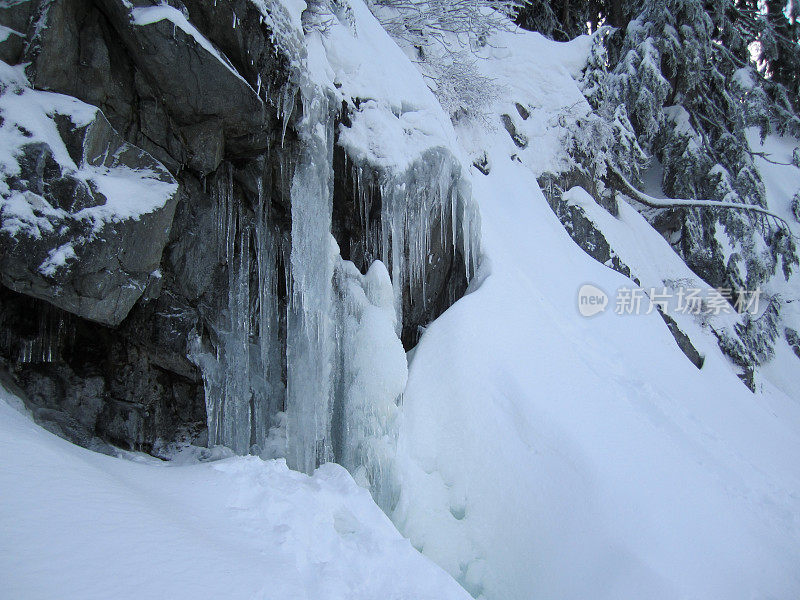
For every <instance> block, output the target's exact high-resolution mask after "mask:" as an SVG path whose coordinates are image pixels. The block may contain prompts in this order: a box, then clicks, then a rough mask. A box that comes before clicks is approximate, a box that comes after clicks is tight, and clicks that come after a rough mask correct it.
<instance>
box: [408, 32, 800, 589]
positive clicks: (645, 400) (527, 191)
mask: <svg viewBox="0 0 800 600" xmlns="http://www.w3.org/2000/svg"><path fill="white" fill-rule="evenodd" d="M495 46H496V48H495ZM586 48H587V46H586V41H585V40H581V39H579V40H577V41H575V42H573V43H572V44H571V45H562V44H557V43H553V42H548V41H546V40H544V39H542V38H541V37H540V36H537V35H535V34H525V33H519V34H511V33H509V34H503V43H495V44H491V48H490V49H488V50H487V53H488V55H489V57H488V59H487V61H486V62H483V63H479V64H480V65H481V69H482V70H483V71H484V73H485V74H486V75H487V76H493V77H494V78H495V79H496V80H497V81H498V83H499V84H501V85H504V86H505V87H506V89H507V90H508V93H507V94H506V97H505V98H503V99H501V100H500V101H498V103H497V105H496V106H495V107H494V109H493V114H492V115H491V119H492V120H493V122H494V124H495V127H494V129H493V130H492V129H486V128H478V127H477V126H475V125H471V126H469V127H463V128H458V129H457V131H458V134H459V136H460V141H461V143H462V144H463V145H464V146H465V147H466V148H467V149H468V150H470V151H471V152H472V151H473V148H474V147H475V145H476V144H479V148H480V149H481V150H483V151H485V152H486V154H487V158H488V160H489V163H490V165H491V170H490V172H489V174H488V175H483V174H482V173H479V172H478V170H477V169H474V170H473V171H472V175H473V177H472V178H473V193H474V197H475V198H476V199H477V200H478V203H479V206H480V210H481V220H482V233H483V235H482V244H483V246H482V247H483V250H484V253H485V261H484V263H483V264H484V272H483V274H482V277H481V280H482V283H481V285H480V287H479V288H477V289H476V290H475V291H473V293H471V294H470V295H468V296H466V297H465V298H463V299H461V300H460V301H459V302H457V303H456V304H455V305H454V306H453V307H452V308H451V309H450V310H448V311H447V312H446V313H445V314H444V315H443V316H442V317H440V318H439V319H438V320H437V321H436V322H434V323H433V324H432V325H431V326H430V327H429V328H428V329H427V331H426V333H425V335H424V336H423V338H422V340H421V342H420V344H419V346H418V347H417V348H416V350H415V352H414V357H413V360H412V362H411V365H410V371H409V383H408V386H407V388H406V392H405V394H404V405H403V411H402V416H401V425H400V434H399V442H398V444H399V458H398V461H399V464H400V467H399V470H400V475H399V477H400V485H401V490H402V492H401V499H400V503H399V505H398V507H397V509H396V510H395V512H394V513H393V519H394V521H395V523H397V524H398V527H399V528H400V530H401V531H402V532H403V533H404V534H405V535H408V536H409V538H410V539H411V541H412V543H413V544H414V545H415V546H416V547H417V548H419V549H420V550H421V551H422V552H423V553H424V554H426V555H427V556H429V557H431V558H433V559H434V560H435V561H436V562H437V563H438V564H440V565H441V566H443V567H444V568H445V569H446V570H447V571H448V572H450V573H451V574H452V575H453V576H454V577H456V579H457V580H458V581H459V582H460V583H462V585H463V586H464V587H465V588H466V589H467V590H468V591H469V592H471V593H472V594H473V595H474V596H475V597H480V598H487V599H492V600H500V599H503V600H527V599H529V598H532V597H535V598H541V599H548V598H553V599H559V600H565V599H572V598H574V599H576V600H577V599H581V600H584V599H586V598H592V599H593V600H604V599H608V600H623V599H631V600H633V599H637V600H638V599H641V598H648V599H661V598H663V599H665V600H666V599H674V598H702V599H706V600H710V599H719V600H732V599H743V600H744V599H748V600H749V599H751V598H786V599H789V598H795V597H797V596H798V595H800V571H799V570H798V569H797V565H798V564H800V544H798V542H797V540H798V539H800V519H798V515H800V468H798V466H797V461H796V457H797V456H800V406H799V405H798V403H797V399H796V398H790V397H787V396H786V395H785V394H783V393H782V392H781V391H779V390H778V389H776V388H775V387H774V386H773V385H772V384H771V383H770V382H769V381H766V382H764V384H763V386H762V387H763V392H762V393H759V394H755V395H754V394H751V393H750V392H749V391H748V390H747V389H746V388H745V386H743V385H742V383H741V382H740V381H739V379H738V378H737V377H736V376H735V374H734V371H733V370H732V369H731V366H730V364H729V363H728V362H727V361H726V360H725V359H724V358H723V357H722V355H721V353H720V352H719V350H717V349H715V348H714V347H713V344H711V343H708V344H707V345H706V346H707V348H706V350H707V356H706V361H705V364H704V366H703V369H702V370H698V369H697V368H695V367H694V366H693V365H692V364H691V363H690V362H689V361H687V360H686V358H685V357H684V356H683V355H682V354H681V352H680V350H679V349H678V347H677V345H676V344H675V341H674V340H673V339H672V337H671V335H670V333H669V331H668V329H667V327H666V325H665V324H664V323H663V321H662V320H661V319H660V318H659V317H658V315H657V313H655V312H653V313H652V314H649V315H638V316H618V315H616V314H614V312H613V304H612V305H611V309H610V310H607V311H606V312H605V313H604V314H601V315H599V316H596V317H594V318H592V319H586V318H583V317H581V316H580V314H579V313H578V310H577V292H578V289H579V288H580V286H581V285H582V284H585V283H592V284H594V285H596V286H598V287H599V288H601V289H603V290H605V291H606V292H607V293H609V294H611V293H613V292H614V291H615V290H616V289H617V288H619V287H623V286H631V285H633V284H632V282H631V281H630V280H628V279H626V278H625V277H623V276H621V275H619V274H618V273H616V272H614V271H612V270H611V269H609V268H607V267H605V266H603V265H601V264H599V263H597V262H596V261H594V260H593V259H591V258H590V257H589V256H588V255H586V254H585V253H584V252H583V251H582V250H580V249H579V248H578V247H577V246H576V245H575V244H574V243H573V242H572V240H571V239H570V238H569V237H568V235H567V233H566V232H565V231H564V229H563V227H562V226H561V224H560V223H559V222H558V220H557V218H556V217H555V215H554V214H553V212H552V211H551V209H550V208H549V206H548V204H547V202H546V200H545V198H544V197H543V195H542V193H541V192H540V190H539V188H538V185H537V181H536V176H537V175H539V174H540V173H541V172H543V171H545V170H558V169H557V167H558V166H559V164H560V161H561V160H562V157H563V149H562V148H561V147H560V138H559V135H560V134H559V132H560V131H561V129H562V127H563V122H562V123H559V119H561V120H562V121H564V119H566V120H569V119H571V118H573V116H574V115H575V114H576V112H575V111H577V113H579V112H580V110H584V109H585V107H583V108H582V106H581V96H580V92H579V91H578V88H577V85H576V84H575V80H574V77H575V75H576V72H577V71H578V70H579V69H580V64H581V61H580V60H579V55H580V53H581V52H585V49H586ZM584 56H585V54H584ZM516 103H519V104H520V105H521V106H522V107H523V108H524V109H525V110H524V111H519V110H518V108H517V107H516ZM573 107H574V109H573ZM525 112H527V113H529V114H528V116H527V117H525V116H524V114H523V113H525ZM503 114H506V115H509V116H510V117H511V119H512V122H513V124H514V125H515V128H516V129H517V131H518V132H521V133H522V134H523V135H525V136H527V137H528V144H527V146H526V147H525V148H522V149H521V148H520V147H519V145H518V144H517V143H515V142H514V140H513V139H512V137H511V135H510V132H508V131H507V130H506V128H505V126H504V124H503V121H502V120H501V115H503ZM562 117H563V118H562ZM574 196H575V194H573V200H576V198H575V197H574ZM584 199H585V198H584ZM577 200H578V201H580V198H577ZM595 212H596V213H597V214H594V215H593V217H594V218H595V219H596V222H597V223H598V224H599V226H600V228H601V231H602V232H603V233H604V235H607V236H608V237H609V240H611V239H612V238H613V243H616V244H619V246H620V249H621V250H620V251H621V252H622V253H624V254H625V257H624V259H625V260H628V261H630V262H631V263H632V264H631V266H636V267H638V268H639V269H640V271H641V272H642V273H643V275H642V277H644V278H646V279H647V280H648V281H650V280H652V281H656V280H657V279H661V278H663V277H664V276H665V274H673V275H674V276H680V275H681V274H685V273H686V270H685V267H681V266H680V265H678V264H677V263H678V262H679V261H676V257H675V256H674V255H673V254H672V251H671V249H670V248H669V246H668V244H666V243H665V242H663V240H660V241H659V240H658V239H656V238H657V234H655V233H654V232H653V231H652V230H651V229H650V228H649V226H647V224H646V223H645V222H644V221H643V219H641V218H640V217H639V216H638V215H636V214H633V212H632V211H631V210H629V207H627V206H625V205H623V206H622V207H621V216H620V219H619V220H617V219H614V218H613V217H610V215H608V216H602V215H601V213H600V212H598V211H595ZM615 249H616V247H615ZM643 283H644V282H643ZM645 285H646V283H645Z"/></svg>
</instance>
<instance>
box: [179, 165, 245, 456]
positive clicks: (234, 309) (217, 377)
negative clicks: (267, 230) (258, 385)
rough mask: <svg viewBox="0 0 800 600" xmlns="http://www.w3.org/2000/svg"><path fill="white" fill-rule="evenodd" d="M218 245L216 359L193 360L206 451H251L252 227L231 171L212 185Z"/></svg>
mask: <svg viewBox="0 0 800 600" xmlns="http://www.w3.org/2000/svg"><path fill="white" fill-rule="evenodd" d="M215 195H216V201H217V239H218V242H219V245H220V252H223V251H224V259H225V263H226V265H227V269H228V298H227V301H228V302H227V307H226V308H225V310H224V311H223V313H222V314H221V315H220V321H219V323H218V335H219V343H218V346H217V347H216V349H215V350H216V357H211V356H208V355H207V354H200V353H199V351H198V352H195V353H194V354H193V360H195V361H196V362H197V363H198V365H199V366H200V367H201V370H202V373H203V384H204V390H205V398H206V410H207V417H208V438H209V445H212V446H213V445H224V446H228V447H229V448H231V449H232V450H233V451H234V452H236V453H237V454H246V453H247V452H249V450H250V427H251V407H250V399H251V392H250V321H251V319H250V236H251V231H250V224H249V223H248V222H247V220H246V218H245V215H244V212H243V208H242V206H241V204H240V203H238V202H236V199H235V198H234V195H233V176H232V173H231V170H230V167H228V168H227V170H225V172H224V175H222V176H220V179H219V180H218V181H217V185H216V194H215Z"/></svg>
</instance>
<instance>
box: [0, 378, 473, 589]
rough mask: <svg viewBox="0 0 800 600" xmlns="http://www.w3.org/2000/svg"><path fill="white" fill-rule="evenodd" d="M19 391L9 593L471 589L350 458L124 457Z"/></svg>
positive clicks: (9, 438)
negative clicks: (390, 513) (83, 436)
mask: <svg viewBox="0 0 800 600" xmlns="http://www.w3.org/2000/svg"><path fill="white" fill-rule="evenodd" d="M9 402H11V403H13V404H17V405H18V404H19V400H18V399H16V398H14V397H13V396H11V395H10V394H9V393H8V392H6V391H5V390H3V389H2V388H0V465H2V466H1V467H0V490H2V500H1V501H0V502H1V503H2V508H0V531H2V535H0V582H2V584H1V586H2V591H1V592H0V596H1V597H3V598H9V599H12V598H13V599H20V600H21V599H23V598H24V599H25V600H37V599H42V600H45V599H47V600H51V599H53V598H62V599H65V600H69V599H75V600H77V599H80V600H91V599H98V600H100V599H103V600H106V599H108V598H114V599H115V600H125V599H128V598H130V599H137V600H139V599H142V598H170V599H171V600H179V599H182V598H185V599H187V600H188V599H191V600H203V599H209V600H211V599H216V598H226V599H231V600H235V599H246V600H268V599H274V600H289V599H311V598H313V599H315V600H316V599H325V598H331V599H333V598H336V599H342V598H351V599H370V600H371V599H374V598H386V599H395V600H400V599H414V600H417V599H423V598H430V599H431V600H434V599H435V600H440V599H443V598H446V599H452V600H465V599H466V598H468V596H467V595H466V594H465V593H464V591H463V590H462V589H461V588H459V587H458V586H457V585H456V584H455V582H453V580H452V579H451V578H450V577H449V576H447V575H446V574H445V573H444V572H442V571H441V570H440V569H439V568H438V567H436V566H435V565H432V564H431V563H430V562H428V561H427V560H426V559H424V558H423V557H422V556H420V554H419V553H418V552H416V551H415V550H414V549H413V548H412V547H411V546H410V544H409V543H408V542H407V541H406V540H404V539H403V538H401V537H400V535H399V534H398V533H397V531H396V530H395V529H394V527H393V526H392V524H391V523H390V522H389V520H388V518H387V517H386V516H385V515H384V514H383V513H381V511H380V510H379V509H378V508H377V506H375V504H374V503H373V502H372V500H371V498H370V497H369V493H368V492H367V491H366V490H363V489H361V488H359V487H358V486H356V485H355V483H354V482H353V480H352V479H351V478H350V476H349V474H348V473H347V472H346V471H345V470H344V469H343V468H341V467H339V466H337V465H333V464H330V465H325V466H324V467H322V468H321V469H319V470H318V471H317V473H315V475H314V476H313V477H308V476H306V475H303V474H300V473H297V472H294V471H289V470H288V469H287V468H286V466H285V463H284V462H283V461H262V460H261V459H259V458H256V457H237V458H230V459H226V460H221V461H218V462H212V463H203V464H195V465H192V466H182V467H172V466H169V465H168V464H166V463H162V462H160V461H157V460H155V459H151V458H149V457H148V458H143V457H139V461H141V462H133V461H128V460H120V459H118V458H111V457H108V456H104V455H101V454H96V453H93V452H90V451H88V450H84V449H82V448H79V447H77V446H74V445H72V444H70V443H68V442H66V441H64V440H62V439H60V438H57V437H55V436H53V435H52V434H50V433H48V432H46V431H45V430H43V429H41V428H39V427H38V426H36V425H34V424H33V422H32V421H30V420H29V419H28V418H27V416H25V415H24V414H21V413H20V412H17V411H16V410H14V409H13V408H12V407H11V405H10V404H9Z"/></svg>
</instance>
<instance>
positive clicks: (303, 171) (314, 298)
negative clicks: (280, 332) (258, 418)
mask: <svg viewBox="0 0 800 600" xmlns="http://www.w3.org/2000/svg"><path fill="white" fill-rule="evenodd" d="M302 92H303V93H302V96H303V120H302V122H301V123H300V124H299V127H298V132H299V134H300V137H301V142H302V147H303V153H302V155H301V157H300V161H299V164H298V165H297V167H296V170H295V174H294V179H293V180H292V187H291V199H292V211H291V212H292V244H291V254H290V263H291V264H290V271H291V290H290V299H289V303H288V309H287V338H286V346H287V348H286V361H287V389H286V394H287V395H286V417H287V423H286V429H287V430H286V436H287V440H288V441H287V454H286V460H287V463H288V464H289V466H290V467H291V468H293V469H297V470H299V471H304V472H306V473H311V472H312V471H313V470H314V469H315V468H316V466H317V465H318V464H320V463H322V462H325V461H328V460H330V458H331V456H332V450H331V436H330V422H331V412H332V407H331V394H332V385H331V377H332V372H331V366H332V364H331V363H332V361H333V353H334V347H335V331H334V328H333V323H332V280H333V268H334V258H335V256H336V254H337V253H338V250H337V248H336V245H335V242H334V240H333V237H332V236H331V213H332V210H333V171H332V165H333V116H332V115H331V111H330V107H329V102H328V98H327V97H326V96H325V95H324V94H323V93H322V92H321V91H320V90H316V89H313V88H312V87H310V86H309V87H308V88H307V89H303V90H302Z"/></svg>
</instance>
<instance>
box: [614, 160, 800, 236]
mask: <svg viewBox="0 0 800 600" xmlns="http://www.w3.org/2000/svg"><path fill="white" fill-rule="evenodd" d="M609 173H610V174H611V175H612V178H613V179H614V183H615V184H616V185H615V187H617V188H618V189H619V190H620V191H622V192H623V193H625V194H626V195H628V196H630V197H631V198H633V199H634V200H636V201H637V202H639V203H640V204H644V205H645V206H649V207H650V208H723V209H726V210H739V211H743V212H750V213H758V214H760V215H763V216H764V218H765V219H766V220H767V222H769V219H770V218H771V219H774V220H775V222H776V224H777V226H778V229H781V230H783V231H784V232H785V233H786V234H787V235H789V236H790V237H793V238H797V236H795V235H794V234H793V233H792V230H791V229H790V228H789V224H788V223H787V222H786V221H785V220H784V219H783V218H782V217H780V216H778V215H776V214H775V213H774V212H772V211H771V210H768V209H766V208H763V207H761V206H756V205H754V204H739V203H737V202H722V201H719V200H700V199H694V200H686V199H680V198H655V197H654V196H650V195H649V194H646V193H644V192H642V191H640V190H638V189H636V188H635V187H634V186H633V185H632V184H631V183H630V182H629V181H628V180H627V179H626V178H625V177H624V176H623V175H622V173H620V172H619V171H618V170H617V169H616V168H615V167H613V166H611V165H609Z"/></svg>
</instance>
